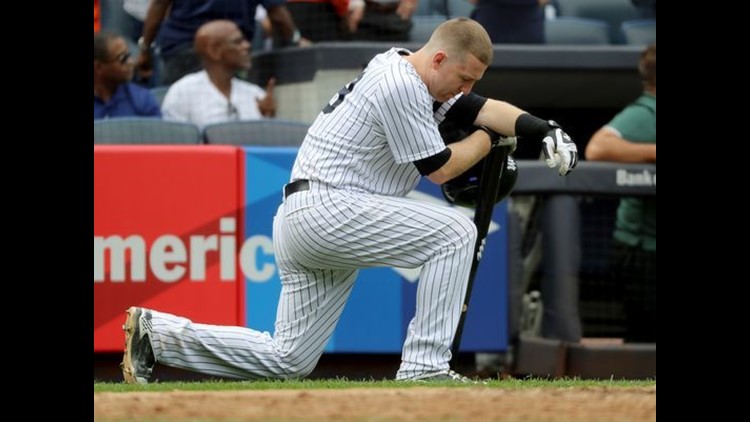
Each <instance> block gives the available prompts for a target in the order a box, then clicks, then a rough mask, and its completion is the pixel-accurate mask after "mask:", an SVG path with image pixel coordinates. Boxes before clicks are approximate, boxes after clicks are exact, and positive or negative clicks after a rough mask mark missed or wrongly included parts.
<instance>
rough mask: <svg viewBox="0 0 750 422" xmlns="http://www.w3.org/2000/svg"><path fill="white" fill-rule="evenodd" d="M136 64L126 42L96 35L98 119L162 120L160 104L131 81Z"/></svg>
mask: <svg viewBox="0 0 750 422" xmlns="http://www.w3.org/2000/svg"><path fill="white" fill-rule="evenodd" d="M133 69H134V63H133V60H132V58H131V56H130V52H129V51H128V45H127V43H126V42H125V39H124V38H123V37H121V36H120V35H117V34H115V33H113V32H109V31H101V32H97V33H95V34H94V120H96V119H106V118H110V117H128V116H146V117H161V111H160V110H159V101H157V100H156V97H154V94H152V93H151V91H149V90H148V89H147V88H145V87H142V86H140V85H137V84H135V83H133V82H130V80H131V79H132V78H133Z"/></svg>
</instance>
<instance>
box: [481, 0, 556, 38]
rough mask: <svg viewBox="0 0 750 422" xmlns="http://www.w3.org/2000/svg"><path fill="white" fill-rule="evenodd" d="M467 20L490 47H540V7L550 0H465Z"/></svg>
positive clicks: (541, 18) (541, 13)
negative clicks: (481, 29)
mask: <svg viewBox="0 0 750 422" xmlns="http://www.w3.org/2000/svg"><path fill="white" fill-rule="evenodd" d="M468 1H469V2H470V3H474V4H476V8H475V9H474V12H473V13H472V14H471V18H472V19H474V20H475V21H477V22H479V23H480V24H481V25H482V26H483V27H484V29H486V30H487V32H488V33H489V34H490V39H491V40H492V43H493V44H544V43H545V40H544V8H545V7H546V6H547V4H549V3H550V0H468Z"/></svg>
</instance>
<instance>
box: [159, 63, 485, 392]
mask: <svg viewBox="0 0 750 422" xmlns="http://www.w3.org/2000/svg"><path fill="white" fill-rule="evenodd" d="M398 51H399V50H398V49H396V48H393V49H391V50H389V51H387V52H385V53H383V54H379V55H377V56H376V57H375V58H373V60H372V61H371V62H370V64H369V65H368V67H367V68H366V69H365V71H364V73H363V74H362V75H361V76H360V78H359V79H358V80H356V81H355V84H354V87H353V89H352V85H351V83H350V84H349V85H347V87H345V88H344V89H342V90H341V91H340V92H339V94H337V95H336V96H334V98H333V99H332V100H331V102H330V103H329V106H328V107H326V109H324V112H321V113H320V114H319V115H318V117H317V119H316V120H315V122H314V123H313V124H312V126H311V127H310V130H309V131H308V134H307V137H306V138H305V141H304V142H303V144H302V146H301V148H300V150H299V154H298V156H297V160H296V162H295V164H294V168H293V170H292V176H291V179H292V180H298V179H307V180H310V189H309V190H307V191H301V192H297V193H293V194H291V195H289V197H287V198H286V199H285V200H284V202H283V203H282V204H281V205H280V206H279V209H278V212H277V214H276V217H275V218H274V226H273V240H274V248H275V253H276V262H277V264H278V268H279V273H280V276H281V283H282V289H281V298H280V300H279V305H278V310H277V318H276V325H275V333H274V336H273V337H271V336H270V335H269V334H268V333H261V332H258V331H255V330H252V329H248V328H240V327H218V326H207V325H202V324H193V323H192V322H191V321H189V320H187V319H184V318H181V317H176V316H173V315H169V314H164V313H161V312H156V311H152V324H153V332H152V336H151V339H152V344H153V348H154V352H155V355H156V358H157V360H158V361H159V362H161V363H163V364H166V365H169V366H176V367H180V368H185V369H190V370H197V371H200V372H204V373H211V374H215V375H221V376H230V377H238V378H250V379H252V378H265V377H272V378H296V377H301V376H305V375H307V374H309V373H310V372H311V371H312V370H313V368H314V367H315V365H316V364H317V362H318V359H319V358H320V355H321V354H322V352H323V349H324V348H325V345H326V343H327V342H328V340H329V338H330V336H331V334H332V333H333V331H334V328H335V326H336V323H337V322H338V320H339V317H340V316H341V311H342V310H343V308H344V304H345V303H346V300H347V298H348V297H349V293H350V292H351V288H352V286H353V284H354V280H355V278H356V276H357V272H358V269H359V268H364V267H378V266H396V267H407V268H409V267H411V268H413V267H418V266H420V265H423V267H422V270H421V274H420V280H419V284H418V288H417V303H416V313H415V317H414V318H413V319H412V320H411V322H410V323H409V329H408V332H407V337H406V341H405V343H404V347H403V354H402V363H401V367H400V369H399V371H398V374H397V378H399V379H403V378H409V377H412V376H415V375H419V374H423V373H426V372H437V371H444V370H447V369H448V361H449V360H450V358H451V353H450V346H451V343H452V341H453V335H454V333H455V330H456V326H457V325H458V320H459V317H460V309H461V306H462V303H463V298H464V295H465V291H466V284H467V282H468V276H469V271H470V267H471V261H472V253H473V248H474V243H475V242H476V237H477V233H476V228H475V226H474V223H473V222H472V221H471V220H470V219H469V218H467V217H466V216H464V215H462V214H461V213H459V212H458V211H455V210H453V209H452V208H450V207H447V206H445V207H443V206H436V205H433V204H427V203H424V202H420V201H416V200H413V199H410V198H404V196H405V195H406V194H408V193H409V192H410V191H411V190H413V189H414V187H415V186H416V185H417V183H418V181H419V178H420V175H419V173H418V171H417V169H416V167H415V165H414V164H413V161H416V160H419V159H422V158H426V157H430V156H432V155H435V154H436V153H438V152H440V151H442V150H443V149H444V148H445V144H444V142H443V140H442V139H441V137H440V134H439V132H438V129H437V125H438V123H439V122H440V121H441V120H442V118H443V116H444V115H445V113H446V112H447V110H448V109H449V108H450V106H451V105H452V104H453V103H454V102H455V99H454V100H450V101H448V102H446V103H444V104H443V106H442V107H441V108H440V109H438V110H437V112H434V113H433V107H432V105H433V99H432V98H431V97H430V95H429V93H428V91H427V87H426V86H425V85H424V83H423V82H422V80H421V79H420V77H419V76H418V75H417V73H416V71H415V70H414V68H413V66H412V65H411V64H410V63H408V62H407V61H406V60H404V59H403V58H402V57H400V56H399V54H398ZM342 98H343V100H342ZM371 306H372V311H373V312H377V306H378V304H377V303H373V304H372V305H371ZM173 346H178V347H173Z"/></svg>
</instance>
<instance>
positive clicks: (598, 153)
mask: <svg viewBox="0 0 750 422" xmlns="http://www.w3.org/2000/svg"><path fill="white" fill-rule="evenodd" d="M586 159H588V160H594V161H617V162H621V163H655V162H656V144H642V143H636V142H632V141H629V140H627V139H624V138H622V136H620V134H619V133H618V132H617V130H615V129H614V128H611V127H609V126H604V127H603V128H601V129H599V130H598V131H596V133H594V135H593V136H592V137H591V140H590V141H589V143H588V145H586Z"/></svg>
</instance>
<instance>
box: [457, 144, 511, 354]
mask: <svg viewBox="0 0 750 422" xmlns="http://www.w3.org/2000/svg"><path fill="white" fill-rule="evenodd" d="M509 153H510V147H509V146H498V147H495V148H492V149H491V150H490V152H489V154H487V157H486V158H485V160H484V166H483V167H482V175H481V177H480V179H479V190H478V192H477V206H476V209H475V210H474V225H475V226H477V243H476V245H474V257H473V260H472V262H471V272H470V273H469V282H468V284H467V285H466V295H465V296H464V304H463V306H462V307H461V316H460V317H459V319H458V327H456V335H455V336H454V337H453V345H452V346H451V354H452V357H451V361H450V366H451V368H455V367H456V364H457V361H458V349H459V346H460V345H461V334H463V330H464V323H465V322H466V313H467V312H468V310H469V301H470V299H471V289H472V287H473V285H474V278H475V277H476V275H477V268H478V267H479V261H480V260H481V259H482V252H483V250H484V243H485V240H486V238H487V232H488V231H489V229H490V222H491V221H492V211H493V210H494V209H495V198H496V195H497V188H498V186H499V185H500V174H502V172H503V169H504V168H505V165H506V163H507V162H508V154H509Z"/></svg>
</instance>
